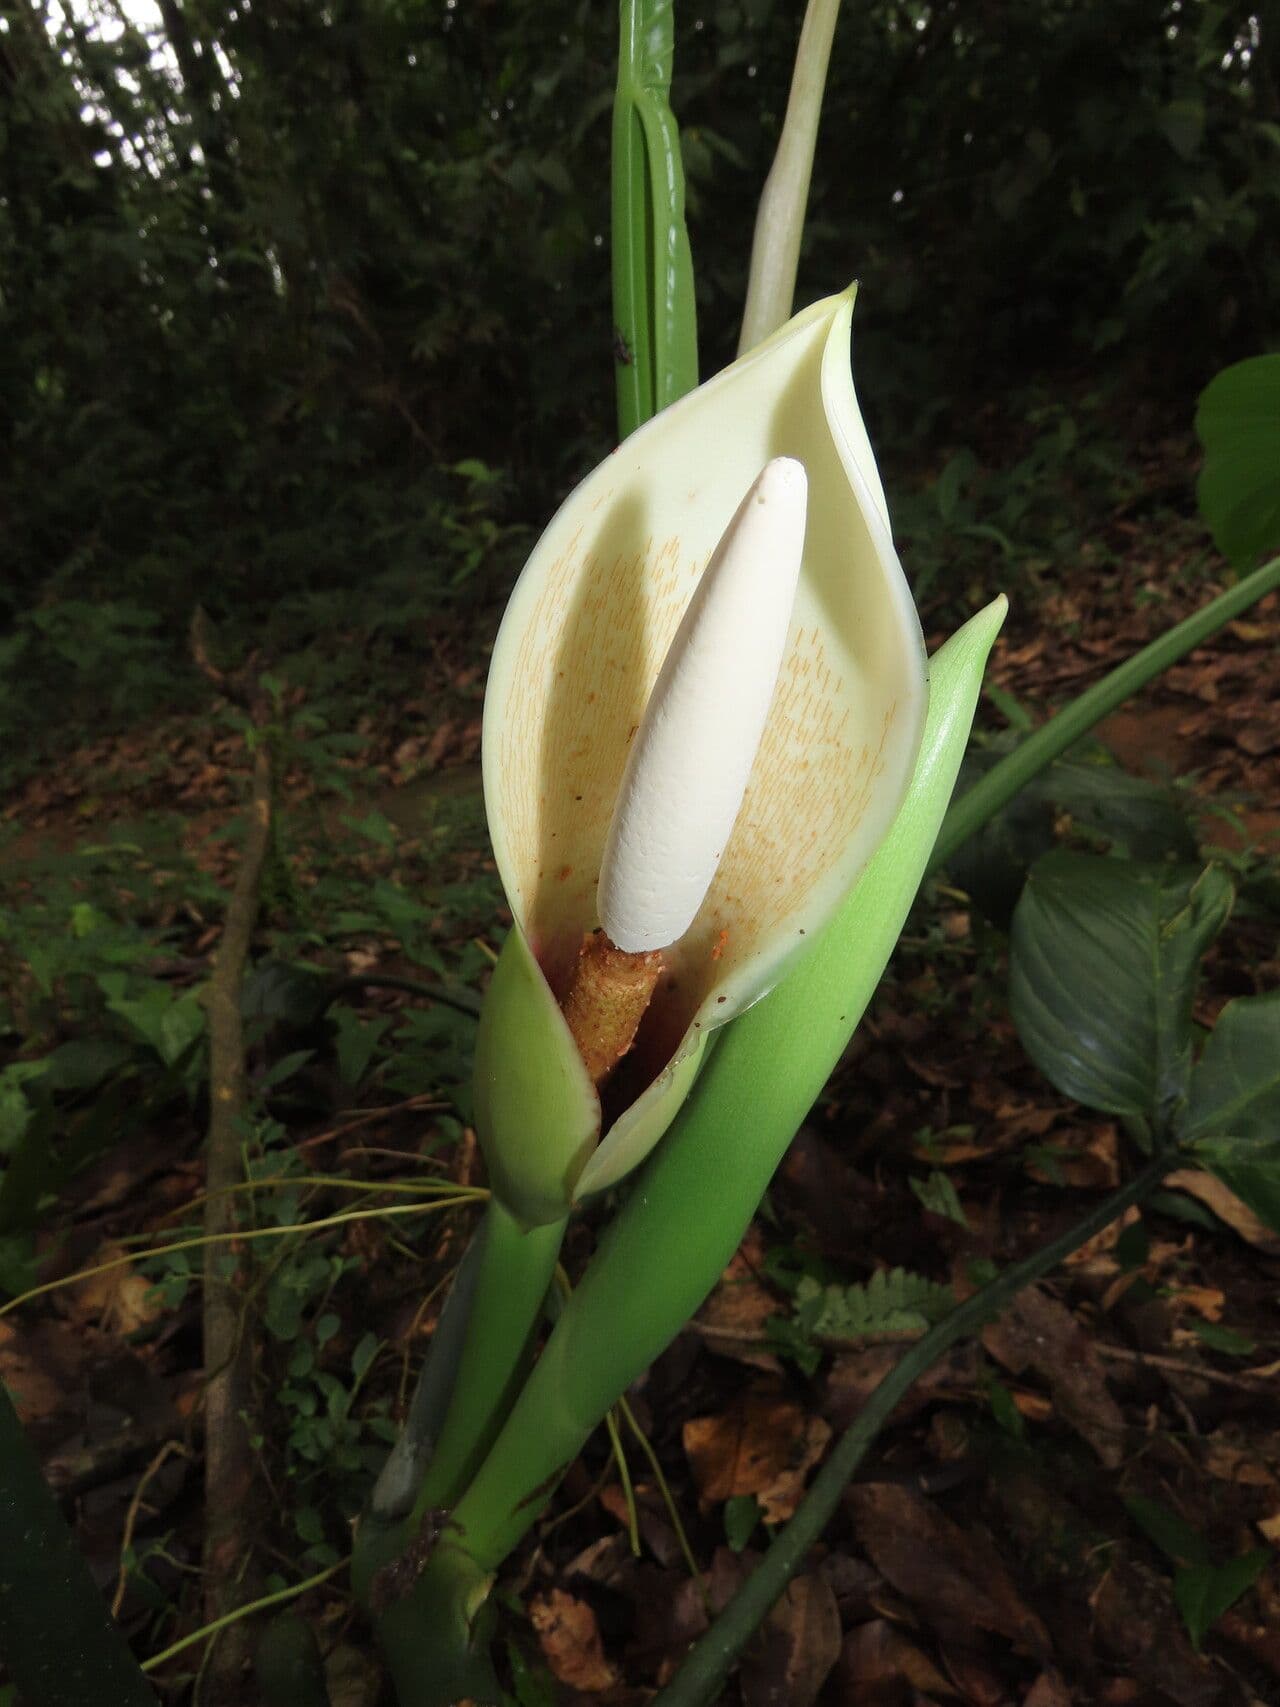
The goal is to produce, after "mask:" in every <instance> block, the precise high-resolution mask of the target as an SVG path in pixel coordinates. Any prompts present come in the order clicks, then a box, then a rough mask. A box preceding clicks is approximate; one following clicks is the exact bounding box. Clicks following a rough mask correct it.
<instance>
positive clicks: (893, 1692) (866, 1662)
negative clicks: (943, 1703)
mask: <svg viewBox="0 0 1280 1707" xmlns="http://www.w3.org/2000/svg"><path fill="white" fill-rule="evenodd" d="M839 1677H840V1682H841V1685H842V1697H843V1699H844V1700H845V1701H848V1702H850V1703H852V1702H855V1701H856V1702H858V1703H863V1702H865V1703H868V1704H870V1703H874V1702H877V1701H881V1700H884V1701H890V1700H891V1701H895V1702H896V1701H899V1700H900V1699H901V1685H903V1684H908V1685H910V1687H911V1688H912V1689H918V1690H921V1691H923V1692H924V1693H926V1694H928V1695H932V1696H935V1697H937V1698H938V1699H939V1700H948V1701H954V1700H956V1699H957V1697H958V1695H959V1691H958V1690H956V1689H954V1688H953V1687H952V1686H951V1684H949V1683H948V1682H947V1680H946V1678H945V1677H943V1675H942V1673H941V1672H940V1671H939V1670H938V1668H937V1666H935V1665H934V1663H933V1661H932V1660H931V1659H929V1657H928V1656H927V1655H926V1654H924V1653H922V1652H921V1650H920V1649H919V1648H917V1647H916V1645H915V1643H914V1642H912V1641H910V1640H909V1639H908V1637H906V1636H904V1635H903V1634H902V1632H901V1631H900V1630H899V1629H897V1628H896V1626H895V1625H893V1624H890V1623H889V1621H888V1619H887V1618H877V1619H875V1620H874V1621H873V1622H872V1623H870V1624H862V1625H859V1627H858V1628H857V1629H856V1630H851V1631H850V1632H849V1634H848V1636H846V1638H845V1643H844V1647H843V1648H842V1649H841V1652H840V1671H839Z"/></svg>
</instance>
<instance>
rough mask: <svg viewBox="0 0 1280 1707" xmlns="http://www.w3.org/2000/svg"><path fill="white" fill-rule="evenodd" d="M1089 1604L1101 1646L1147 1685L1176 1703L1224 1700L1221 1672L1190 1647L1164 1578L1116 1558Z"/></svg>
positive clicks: (1185, 1706)
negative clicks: (1120, 1660) (1118, 1658)
mask: <svg viewBox="0 0 1280 1707" xmlns="http://www.w3.org/2000/svg"><path fill="white" fill-rule="evenodd" d="M1089 1604H1090V1606H1091V1607H1092V1609H1093V1615H1094V1623H1095V1628H1096V1630H1097V1633H1098V1638H1099V1640H1100V1641H1101V1643H1102V1645H1103V1647H1104V1648H1105V1649H1108V1650H1110V1652H1111V1653H1112V1654H1115V1655H1117V1656H1118V1657H1120V1658H1122V1659H1123V1660H1124V1662H1125V1665H1126V1667H1127V1668H1128V1669H1129V1670H1131V1671H1132V1673H1133V1675H1134V1677H1135V1678H1136V1679H1137V1680H1138V1681H1139V1682H1141V1683H1143V1684H1144V1685H1146V1687H1147V1688H1148V1689H1151V1690H1156V1691H1159V1692H1161V1693H1162V1694H1163V1695H1166V1696H1168V1698H1169V1699H1170V1700H1171V1701H1174V1702H1176V1703H1177V1704H1178V1707H1214V1704H1216V1703H1218V1702H1220V1701H1222V1700H1223V1699H1224V1682H1223V1678H1222V1675H1221V1674H1220V1673H1219V1672H1218V1671H1217V1670H1216V1669H1215V1668H1214V1667H1213V1666H1212V1665H1211V1663H1210V1662H1209V1661H1208V1660H1207V1659H1205V1658H1204V1657H1203V1656H1202V1655H1200V1654H1197V1653H1195V1652H1194V1650H1193V1649H1192V1646H1191V1643H1190V1642H1189V1641H1188V1640H1187V1637H1186V1634H1185V1632H1184V1630H1183V1628H1182V1624H1181V1622H1180V1620H1179V1618H1178V1614H1177V1613H1176V1611H1175V1610H1174V1606H1173V1599H1172V1596H1171V1595H1170V1593H1169V1587H1168V1583H1167V1582H1166V1581H1165V1579H1163V1578H1162V1577H1158V1576H1156V1575H1155V1574H1154V1573H1153V1572H1151V1571H1148V1570H1145V1569H1143V1568H1141V1567H1139V1566H1137V1565H1135V1564H1132V1563H1130V1562H1129V1561H1127V1560H1125V1559H1120V1560H1118V1561H1117V1562H1116V1564H1115V1565H1113V1566H1112V1568H1111V1569H1110V1570H1109V1571H1108V1572H1107V1573H1106V1575H1105V1576H1104V1577H1103V1578H1102V1580H1101V1582H1100V1583H1099V1584H1098V1586H1097V1588H1096V1589H1095V1590H1094V1592H1093V1595H1092V1596H1091V1598H1090V1602H1089Z"/></svg>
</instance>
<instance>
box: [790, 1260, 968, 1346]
mask: <svg viewBox="0 0 1280 1707" xmlns="http://www.w3.org/2000/svg"><path fill="white" fill-rule="evenodd" d="M795 1302H796V1313H797V1316H798V1318H799V1320H800V1322H801V1324H802V1325H803V1327H804V1329H805V1331H806V1332H808V1333H811V1334H824V1335H827V1336H828V1337H830V1338H832V1339H872V1338H877V1337H880V1336H884V1335H894V1336H900V1335H903V1334H911V1333H919V1334H923V1333H924V1332H925V1331H926V1330H927V1329H928V1328H930V1327H932V1325H933V1323H934V1322H938V1321H941V1319H942V1318H943V1316H945V1315H947V1314H948V1313H949V1312H950V1311H951V1310H953V1309H954V1308H955V1298H954V1296H953V1295H952V1292H951V1288H950V1287H949V1286H940V1285H938V1283H937V1282H936V1281H933V1280H927V1279H926V1278H925V1277H924V1275H922V1274H909V1273H908V1272H907V1270H906V1269H903V1268H895V1269H879V1270H877V1272H876V1273H875V1274H873V1275H872V1276H871V1279H870V1280H868V1281H867V1282H866V1284H865V1285H863V1286H821V1285H819V1283H818V1282H817V1281H816V1280H814V1279H812V1278H811V1277H810V1276H808V1275H806V1276H805V1277H804V1278H803V1279H802V1280H801V1281H800V1282H799V1284H798V1285H797V1287H796V1292H795Z"/></svg>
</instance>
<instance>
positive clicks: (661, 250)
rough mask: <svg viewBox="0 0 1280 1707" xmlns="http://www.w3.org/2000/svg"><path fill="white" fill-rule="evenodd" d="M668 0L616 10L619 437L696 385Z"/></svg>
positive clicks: (632, 0) (640, 1) (633, 1)
mask: <svg viewBox="0 0 1280 1707" xmlns="http://www.w3.org/2000/svg"><path fill="white" fill-rule="evenodd" d="M673 54H674V28H673V20H672V4H671V0H622V4H621V8H620V37H619V44H618V86H617V92H616V94H615V96H614V105H613V196H612V205H613V225H612V245H613V319H614V377H615V382H616V386H617V395H618V437H619V439H625V438H626V437H627V436H628V434H630V433H633V432H634V431H635V429H636V428H637V427H640V426H643V425H644V423H645V422H646V421H647V420H649V419H650V418H651V417H652V416H653V415H656V414H657V412H658V411H659V410H660V409H665V408H666V406H667V404H668V403H674V402H675V401H676V399H677V398H678V397H683V396H684V394H685V393H686V392H687V391H692V390H693V389H694V387H695V386H696V385H697V383H698V335H697V321H696V309H695V303H694V294H693V258H692V255H691V254H690V250H689V234H688V232H687V230H686V229H685V222H684V166H683V162H682V161H681V158H680V134H679V130H678V129H677V126H676V121H675V117H674V115H673V114H672V111H671V108H670V105H669V104H668V100H667V96H668V92H669V90H670V87H671V64H672V57H673Z"/></svg>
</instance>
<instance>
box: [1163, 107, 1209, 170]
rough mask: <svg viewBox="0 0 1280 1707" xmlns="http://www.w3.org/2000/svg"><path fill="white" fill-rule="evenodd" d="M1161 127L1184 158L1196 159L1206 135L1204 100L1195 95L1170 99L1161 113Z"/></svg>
mask: <svg viewBox="0 0 1280 1707" xmlns="http://www.w3.org/2000/svg"><path fill="white" fill-rule="evenodd" d="M1160 129H1161V130H1162V131H1163V132H1164V134H1165V137H1166V139H1167V141H1168V143H1169V146H1170V147H1171V148H1172V149H1173V151H1174V153H1175V154H1177V155H1179V156H1180V158H1182V159H1183V160H1194V159H1195V156H1196V154H1197V152H1198V150H1199V148H1200V141H1201V138H1202V137H1203V136H1204V102H1203V101H1202V100H1200V99H1199V98H1198V97H1197V96H1195V95H1188V96H1184V97H1182V98H1181V99H1179V100H1176V101H1170V102H1169V104H1168V106H1167V107H1166V108H1165V109H1164V111H1163V112H1162V113H1161V114H1160Z"/></svg>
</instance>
